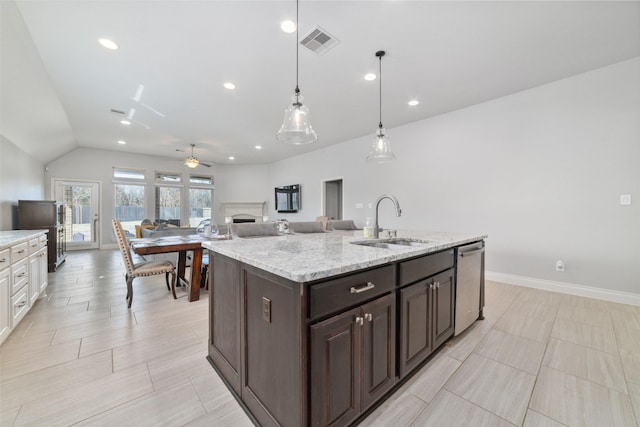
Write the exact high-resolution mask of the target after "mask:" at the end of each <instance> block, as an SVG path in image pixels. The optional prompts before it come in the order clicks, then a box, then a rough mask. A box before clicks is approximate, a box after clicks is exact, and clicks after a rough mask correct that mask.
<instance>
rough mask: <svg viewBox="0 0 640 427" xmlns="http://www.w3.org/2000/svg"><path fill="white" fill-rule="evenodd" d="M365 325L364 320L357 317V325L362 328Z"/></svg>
mask: <svg viewBox="0 0 640 427" xmlns="http://www.w3.org/2000/svg"><path fill="white" fill-rule="evenodd" d="M363 324H364V319H363V318H362V317H360V316H358V317H356V325H360V326H362V325H363Z"/></svg>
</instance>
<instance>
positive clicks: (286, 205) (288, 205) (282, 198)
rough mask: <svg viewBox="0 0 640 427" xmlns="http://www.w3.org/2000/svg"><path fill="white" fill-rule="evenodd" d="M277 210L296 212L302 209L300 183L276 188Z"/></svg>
mask: <svg viewBox="0 0 640 427" xmlns="http://www.w3.org/2000/svg"><path fill="white" fill-rule="evenodd" d="M275 194H276V211H278V212H279V213H294V212H298V211H299V210H300V206H301V205H300V184H295V185H284V186H282V187H276V188H275Z"/></svg>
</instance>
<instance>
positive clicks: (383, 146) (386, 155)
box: [367, 126, 396, 163]
mask: <svg viewBox="0 0 640 427" xmlns="http://www.w3.org/2000/svg"><path fill="white" fill-rule="evenodd" d="M395 159H396V156H395V154H393V152H392V151H391V147H390V146H389V140H388V139H387V135H386V131H385V129H384V128H383V127H382V126H380V127H378V130H377V131H376V138H375V139H374V140H373V142H372V143H371V149H370V150H369V155H368V156H367V162H369V163H385V162H390V161H392V160H395Z"/></svg>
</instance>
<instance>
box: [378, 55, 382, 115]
mask: <svg viewBox="0 0 640 427" xmlns="http://www.w3.org/2000/svg"><path fill="white" fill-rule="evenodd" d="M378 59H380V68H379V70H380V71H379V73H378V74H380V77H379V80H380V81H379V83H380V91H379V94H380V99H379V101H380V124H379V125H378V127H380V128H382V55H380V56H378Z"/></svg>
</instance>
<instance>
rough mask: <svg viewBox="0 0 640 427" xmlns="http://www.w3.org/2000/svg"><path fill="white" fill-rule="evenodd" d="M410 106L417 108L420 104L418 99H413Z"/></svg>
mask: <svg viewBox="0 0 640 427" xmlns="http://www.w3.org/2000/svg"><path fill="white" fill-rule="evenodd" d="M408 104H409V105H410V106H412V107H415V106H416V105H418V104H420V101H418V100H417V99H412V100H411V101H409V102H408Z"/></svg>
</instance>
